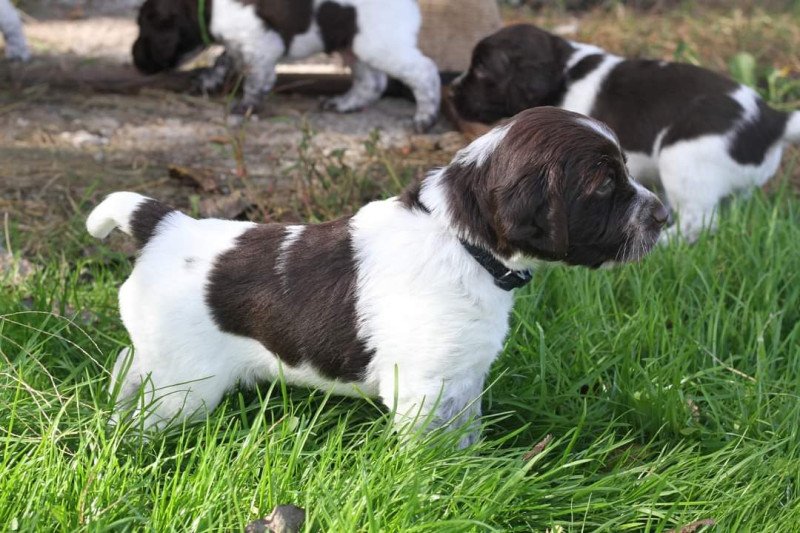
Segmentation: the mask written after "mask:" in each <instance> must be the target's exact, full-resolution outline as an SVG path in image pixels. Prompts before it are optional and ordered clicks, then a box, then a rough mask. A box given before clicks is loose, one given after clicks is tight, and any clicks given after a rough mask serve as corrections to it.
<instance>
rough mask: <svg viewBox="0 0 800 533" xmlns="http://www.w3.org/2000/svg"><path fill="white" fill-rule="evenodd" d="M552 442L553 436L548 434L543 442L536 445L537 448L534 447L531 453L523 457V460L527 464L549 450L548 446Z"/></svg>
mask: <svg viewBox="0 0 800 533" xmlns="http://www.w3.org/2000/svg"><path fill="white" fill-rule="evenodd" d="M551 440H553V436H552V435H550V434H549V433H548V434H547V435H545V437H544V438H543V439H542V440H540V441H539V442H537V443H536V446H534V447H533V448H532V449H531V451H529V452H526V453H525V455H523V456H522V460H523V461H524V462H526V463H527V462H528V461H530V460H531V459H533V458H534V457H536V456H537V455H539V454H540V453H542V452H543V451H544V449H545V448H547V445H548V444H550V441H551Z"/></svg>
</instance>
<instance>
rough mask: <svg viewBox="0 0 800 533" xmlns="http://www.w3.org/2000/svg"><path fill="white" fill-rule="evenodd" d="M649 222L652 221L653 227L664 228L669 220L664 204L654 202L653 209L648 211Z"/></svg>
mask: <svg viewBox="0 0 800 533" xmlns="http://www.w3.org/2000/svg"><path fill="white" fill-rule="evenodd" d="M650 220H652V222H653V225H654V226H656V227H658V228H660V227H662V226H664V224H666V223H667V221H668V220H669V210H668V209H667V208H666V207H664V204H662V203H661V202H659V201H656V205H655V207H653V209H652V210H651V211H650Z"/></svg>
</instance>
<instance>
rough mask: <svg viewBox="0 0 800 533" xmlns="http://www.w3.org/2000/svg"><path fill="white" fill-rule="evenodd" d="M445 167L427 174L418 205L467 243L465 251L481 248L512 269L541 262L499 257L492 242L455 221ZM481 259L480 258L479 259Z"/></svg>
mask: <svg viewBox="0 0 800 533" xmlns="http://www.w3.org/2000/svg"><path fill="white" fill-rule="evenodd" d="M445 171H446V168H441V169H438V170H435V171H433V172H431V173H430V174H428V175H427V176H426V177H425V179H424V180H423V181H422V183H421V184H420V186H419V191H418V193H417V198H416V203H417V204H418V207H419V208H421V209H422V210H423V211H424V212H426V213H427V214H428V216H430V217H431V218H432V219H433V220H435V221H436V222H437V223H438V224H439V225H440V226H442V227H443V228H445V230H446V231H447V232H448V233H450V234H451V235H452V236H453V237H454V238H456V239H458V240H459V241H460V242H461V244H462V245H464V249H465V251H467V252H468V253H469V254H470V255H472V256H473V257H475V255H476V253H477V250H482V251H483V252H485V254H487V255H488V256H491V257H492V258H493V259H494V260H495V261H496V262H498V263H500V264H501V265H503V266H504V267H505V268H507V269H508V270H509V271H519V272H527V271H529V270H532V268H533V267H534V266H536V265H538V262H533V261H531V260H530V259H529V258H526V257H523V256H522V255H521V254H514V255H513V256H511V257H508V258H504V257H500V256H499V255H497V254H496V253H495V252H494V251H493V250H492V249H491V248H490V247H489V246H487V245H486V244H485V243H483V242H480V239H477V238H476V237H475V236H474V235H473V234H472V233H471V232H469V231H468V230H467V229H464V228H462V227H460V226H459V225H457V224H456V223H455V222H454V220H453V215H452V211H451V207H450V204H449V202H448V199H447V190H446V187H445V186H444V184H443V183H442V177H443V175H444V173H445ZM476 260H478V259H476ZM478 261H479V262H481V261H480V260H478ZM484 262H486V261H484ZM534 263H536V265H534ZM482 266H483V267H484V268H486V267H485V265H483V264H482ZM490 273H491V271H490ZM493 275H494V274H493ZM528 279H529V278H528ZM506 290H508V289H506Z"/></svg>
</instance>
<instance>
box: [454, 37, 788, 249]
mask: <svg viewBox="0 0 800 533" xmlns="http://www.w3.org/2000/svg"><path fill="white" fill-rule="evenodd" d="M452 91H453V96H454V104H455V107H456V109H457V111H458V113H459V114H460V115H461V117H463V118H464V119H466V120H477V121H481V122H486V123H493V122H495V121H497V120H499V119H502V118H504V117H509V116H512V115H514V114H516V113H518V112H520V111H522V110H523V109H527V108H530V107H534V106H542V105H554V106H559V107H562V108H564V109H568V110H570V111H575V112H577V113H583V114H585V115H589V116H592V117H594V118H596V119H598V120H602V121H603V122H605V123H606V124H608V125H609V126H610V127H611V129H613V130H614V131H615V132H616V134H617V135H618V136H619V139H620V143H621V144H622V148H623V149H624V150H625V153H626V155H627V158H628V166H629V168H630V171H631V173H632V174H633V176H634V178H636V179H638V180H640V181H641V182H643V183H645V184H647V185H650V186H652V187H654V188H657V189H663V191H664V194H665V195H666V198H667V200H668V201H669V204H670V206H671V207H672V208H673V209H674V210H675V211H676V212H677V213H678V216H679V220H678V224H677V225H676V226H674V227H673V228H670V230H669V231H670V232H672V233H675V232H678V230H680V233H681V234H682V235H683V237H684V238H686V239H688V240H690V241H691V240H694V239H695V238H696V237H697V236H698V234H699V232H700V230H701V229H702V228H703V227H704V226H711V225H713V223H714V214H715V210H716V207H717V205H718V204H719V202H720V200H721V199H722V198H724V197H726V196H729V195H731V194H732V193H735V192H737V191H742V190H748V189H751V188H752V187H755V186H760V185H762V184H764V183H765V182H766V181H767V180H768V179H769V178H770V177H772V176H773V175H774V174H775V172H776V171H777V168H778V165H779V164H780V159H781V154H782V151H783V148H784V145H785V144H786V143H787V142H797V141H800V113H797V112H795V113H791V114H787V113H783V112H780V111H776V110H774V109H772V108H770V107H769V106H768V105H767V104H766V103H764V101H763V100H762V99H761V98H760V97H759V96H758V95H757V94H756V93H755V92H754V91H753V90H752V89H750V88H748V87H746V86H743V85H740V84H738V83H736V82H734V81H733V80H731V79H729V78H727V77H725V76H723V75H720V74H717V73H715V72H711V71H710V70H706V69H703V68H699V67H695V66H693V65H685V64H680V63H668V62H665V61H652V60H646V59H623V58H621V57H618V56H615V55H612V54H609V53H607V52H605V51H603V50H601V49H600V48H597V47H595V46H591V45H586V44H581V43H575V42H571V41H567V40H564V39H562V38H560V37H558V36H555V35H552V34H550V33H548V32H546V31H543V30H541V29H539V28H536V27H535V26H530V25H525V24H522V25H516V26H509V27H507V28H504V29H502V30H500V31H498V32H496V33H494V34H493V35H491V36H489V37H487V38H485V39H483V40H482V41H481V42H479V43H478V45H477V46H476V47H475V49H474V50H473V55H472V64H471V65H470V68H469V71H468V72H466V73H465V74H464V75H463V76H462V77H461V78H460V79H458V80H457V81H456V82H455V83H454V84H453V87H452Z"/></svg>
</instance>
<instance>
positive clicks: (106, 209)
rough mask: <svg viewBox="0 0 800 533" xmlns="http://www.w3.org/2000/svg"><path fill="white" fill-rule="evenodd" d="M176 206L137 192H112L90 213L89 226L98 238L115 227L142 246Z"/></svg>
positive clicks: (138, 245)
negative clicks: (173, 206)
mask: <svg viewBox="0 0 800 533" xmlns="http://www.w3.org/2000/svg"><path fill="white" fill-rule="evenodd" d="M173 211H175V210H174V209H173V208H172V207H170V206H168V205H166V204H162V203H161V202H159V201H157V200H153V199H152V198H148V197H146V196H142V195H141V194H136V193H135V192H115V193H111V194H109V195H108V196H107V197H106V199H105V200H103V201H102V202H100V205H98V206H97V207H95V208H94V210H92V212H91V213H89V218H87V219H86V229H87V230H88V231H89V234H90V235H92V236H93V237H97V238H98V239H104V238H106V237H107V236H108V234H109V233H111V231H112V230H113V229H115V228H119V229H120V230H122V231H123V232H124V233H127V234H128V235H131V236H132V237H133V238H134V239H135V240H136V245H137V248H139V249H141V248H142V247H143V246H144V245H146V244H147V242H148V241H149V240H150V238H151V237H152V236H153V235H154V234H155V230H156V226H157V225H158V223H159V222H161V220H162V219H163V218H164V217H165V216H166V215H167V214H169V213H171V212H173Z"/></svg>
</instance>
